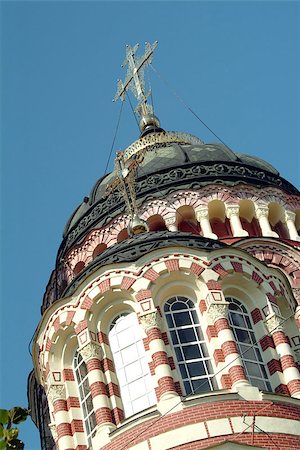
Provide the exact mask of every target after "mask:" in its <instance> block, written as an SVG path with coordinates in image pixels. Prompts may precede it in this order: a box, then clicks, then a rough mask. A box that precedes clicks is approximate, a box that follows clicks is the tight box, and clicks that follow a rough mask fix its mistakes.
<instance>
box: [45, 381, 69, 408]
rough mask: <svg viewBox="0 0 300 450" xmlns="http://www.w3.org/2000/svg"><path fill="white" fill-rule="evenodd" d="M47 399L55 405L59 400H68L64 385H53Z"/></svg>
mask: <svg viewBox="0 0 300 450" xmlns="http://www.w3.org/2000/svg"><path fill="white" fill-rule="evenodd" d="M47 398H48V399H49V401H50V402H51V403H52V404H53V403H54V402H56V401H57V400H66V389H65V386H64V385H63V384H51V385H50V387H49V389H48V392H47Z"/></svg>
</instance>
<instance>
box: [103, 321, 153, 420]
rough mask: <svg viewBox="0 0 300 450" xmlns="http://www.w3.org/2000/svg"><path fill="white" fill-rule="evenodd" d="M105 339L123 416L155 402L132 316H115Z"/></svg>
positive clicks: (139, 334) (135, 322)
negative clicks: (112, 362)
mask: <svg viewBox="0 0 300 450" xmlns="http://www.w3.org/2000/svg"><path fill="white" fill-rule="evenodd" d="M108 337H109V344H110V349H111V352H112V354H113V359H114V364H115V369H116V374H117V377H118V381H119V388H120V393H121V398H122V402H123V407H124V414H125V417H129V416H131V415H132V414H135V413H137V412H139V411H142V410H143V409H146V408H148V407H149V406H152V405H154V404H155V403H156V395H155V391H154V388H153V385H152V379H151V374H150V370H149V365H148V363H147V361H146V353H145V349H144V344H143V341H142V336H141V329H140V326H139V323H138V320H137V317H136V314H135V313H131V314H129V313H123V314H121V315H119V316H117V317H116V318H115V319H114V321H113V322H112V324H111V328H110V331H109V335H108Z"/></svg>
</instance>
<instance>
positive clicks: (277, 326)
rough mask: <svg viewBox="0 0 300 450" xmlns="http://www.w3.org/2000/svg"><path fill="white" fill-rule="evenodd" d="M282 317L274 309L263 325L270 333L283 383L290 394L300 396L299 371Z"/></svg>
mask: <svg viewBox="0 0 300 450" xmlns="http://www.w3.org/2000/svg"><path fill="white" fill-rule="evenodd" d="M283 320H284V319H283V318H282V317H281V316H279V314H277V313H276V312H274V311H271V313H270V314H269V315H268V316H267V317H266V319H265V325H266V327H267V329H268V331H269V333H270V334H271V336H272V338H273V341H274V344H275V348H276V351H277V354H278V356H279V360H280V363H281V367H282V372H283V376H284V379H285V383H286V385H287V388H288V390H289V392H290V395H291V396H292V397H295V398H300V373H299V370H298V367H297V364H296V361H295V359H294V355H293V351H292V348H291V346H290V343H289V339H288V338H287V336H286V335H285V333H284V331H283V327H282V322H283Z"/></svg>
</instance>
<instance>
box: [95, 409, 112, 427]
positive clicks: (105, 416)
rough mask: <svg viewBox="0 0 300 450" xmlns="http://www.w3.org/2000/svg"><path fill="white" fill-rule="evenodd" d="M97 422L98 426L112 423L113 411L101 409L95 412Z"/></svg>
mask: <svg viewBox="0 0 300 450" xmlns="http://www.w3.org/2000/svg"><path fill="white" fill-rule="evenodd" d="M95 416H96V422H97V424H98V425H100V424H103V423H112V417H111V411H110V409H109V408H104V407H102V408H99V409H96V411H95Z"/></svg>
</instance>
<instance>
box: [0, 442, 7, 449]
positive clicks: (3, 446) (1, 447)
mask: <svg viewBox="0 0 300 450" xmlns="http://www.w3.org/2000/svg"><path fill="white" fill-rule="evenodd" d="M5 449H6V443H5V441H0V450H5Z"/></svg>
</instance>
